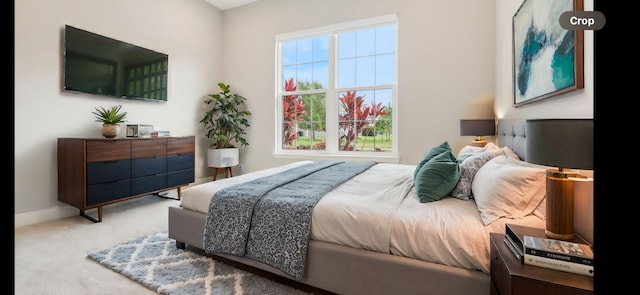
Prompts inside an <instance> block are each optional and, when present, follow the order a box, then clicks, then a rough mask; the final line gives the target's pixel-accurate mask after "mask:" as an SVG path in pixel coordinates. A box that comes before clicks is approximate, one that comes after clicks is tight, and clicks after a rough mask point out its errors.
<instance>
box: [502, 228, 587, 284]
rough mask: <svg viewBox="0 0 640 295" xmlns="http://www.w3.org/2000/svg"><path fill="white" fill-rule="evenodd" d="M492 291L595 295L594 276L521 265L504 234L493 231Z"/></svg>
mask: <svg viewBox="0 0 640 295" xmlns="http://www.w3.org/2000/svg"><path fill="white" fill-rule="evenodd" d="M490 239H491V267H490V270H491V294H492V295H498V294H499V295H512V294H554V295H560V294H566V295H569V294H593V277H590V276H583V275H578V274H573V273H569V272H564V271H558V270H553V269H547V268H544V267H538V266H533V265H526V264H521V263H520V261H518V259H516V257H515V256H514V255H513V253H511V250H509V248H507V245H506V244H505V243H504V235H503V234H498V233H491V234H490Z"/></svg>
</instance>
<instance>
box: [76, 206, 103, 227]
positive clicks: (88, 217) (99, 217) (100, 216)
mask: <svg viewBox="0 0 640 295" xmlns="http://www.w3.org/2000/svg"><path fill="white" fill-rule="evenodd" d="M80 216H82V217H84V218H86V219H89V220H91V221H93V222H94V223H98V222H102V206H100V207H98V219H95V218H93V217H91V216H89V215H87V214H86V213H84V210H82V209H80Z"/></svg>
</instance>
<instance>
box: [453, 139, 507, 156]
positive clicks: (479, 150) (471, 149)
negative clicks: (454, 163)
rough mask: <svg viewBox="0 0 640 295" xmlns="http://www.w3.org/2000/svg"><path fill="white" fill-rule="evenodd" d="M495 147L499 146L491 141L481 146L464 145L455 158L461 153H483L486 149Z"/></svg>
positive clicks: (494, 148)
mask: <svg viewBox="0 0 640 295" xmlns="http://www.w3.org/2000/svg"><path fill="white" fill-rule="evenodd" d="M497 149H500V147H498V146H497V145H496V144H495V143H493V142H488V143H487V144H486V145H485V146H483V147H479V146H471V145H466V146H464V147H463V148H462V149H461V150H460V151H459V152H458V156H457V157H456V158H460V156H461V155H462V154H477V153H483V152H486V151H490V150H497Z"/></svg>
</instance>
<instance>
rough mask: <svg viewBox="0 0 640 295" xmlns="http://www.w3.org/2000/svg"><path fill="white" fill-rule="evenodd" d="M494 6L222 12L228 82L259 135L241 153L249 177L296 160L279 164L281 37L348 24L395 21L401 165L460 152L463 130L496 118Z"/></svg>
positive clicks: (294, 0) (285, 1)
mask: <svg viewBox="0 0 640 295" xmlns="http://www.w3.org/2000/svg"><path fill="white" fill-rule="evenodd" d="M494 4H495V2H494V1H493V0H481V1H478V0H457V1H435V0H424V1H415V0H395V1H371V0H349V1H344V0H322V1H320V0H317V1H299V0H262V1H258V2H256V3H252V4H250V5H247V6H242V7H239V8H236V9H232V10H229V11H225V12H224V26H223V27H224V31H223V36H224V40H225V43H224V45H223V48H222V52H223V57H224V58H223V62H222V65H223V68H222V72H223V73H224V74H223V75H224V78H225V80H226V81H227V82H228V83H230V84H231V85H232V86H233V87H235V89H236V90H237V91H238V92H240V93H241V94H242V95H244V96H245V97H247V98H248V105H249V108H250V109H251V111H252V112H253V115H252V124H253V126H252V127H251V129H250V130H249V138H248V141H249V144H250V145H249V147H247V148H243V149H241V162H242V163H243V167H244V170H245V171H255V170H259V169H263V168H267V167H272V166H275V165H280V164H283V163H286V162H291V161H295V160H297V159H282V158H275V157H274V156H273V155H272V153H273V152H274V146H275V130H274V128H275V97H274V92H275V85H276V83H277V82H276V81H275V69H274V65H275V61H274V58H275V35H277V34H282V33H288V32H293V31H298V30H303V29H307V28H313V27H319V26H326V25H329V24H335V23H341V22H346V21H351V20H357V19H364V18H369V17H375V16H381V15H387V14H391V13H397V15H398V51H397V52H398V97H399V98H398V107H397V108H396V109H394V110H393V111H394V115H398V116H400V117H399V120H398V127H399V130H398V132H399V135H398V138H399V142H398V146H399V148H398V149H399V155H400V163H403V164H415V163H417V162H418V161H419V160H420V159H422V157H423V156H424V154H425V153H426V152H427V150H428V149H430V148H431V147H433V146H435V145H438V144H440V143H442V142H443V141H445V140H446V141H449V143H450V144H451V145H452V147H453V148H454V149H457V148H462V146H464V145H465V144H466V143H467V142H469V141H470V140H471V139H472V138H471V137H460V136H459V120H460V119H463V118H468V119H474V118H492V117H493V95H494V86H495V81H494V75H495V71H494V67H495V60H494V59H495V6H494Z"/></svg>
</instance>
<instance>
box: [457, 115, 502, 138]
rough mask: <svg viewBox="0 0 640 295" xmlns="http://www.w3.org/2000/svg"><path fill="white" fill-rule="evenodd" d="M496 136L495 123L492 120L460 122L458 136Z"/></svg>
mask: <svg viewBox="0 0 640 295" xmlns="http://www.w3.org/2000/svg"><path fill="white" fill-rule="evenodd" d="M495 134H496V121H495V120H493V119H480V120H460V135H469V136H485V135H495Z"/></svg>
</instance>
